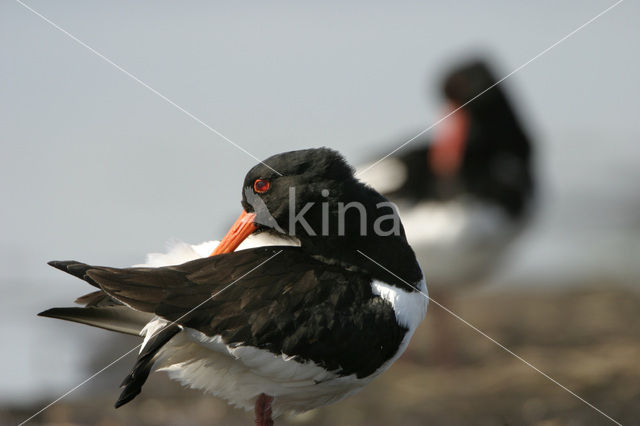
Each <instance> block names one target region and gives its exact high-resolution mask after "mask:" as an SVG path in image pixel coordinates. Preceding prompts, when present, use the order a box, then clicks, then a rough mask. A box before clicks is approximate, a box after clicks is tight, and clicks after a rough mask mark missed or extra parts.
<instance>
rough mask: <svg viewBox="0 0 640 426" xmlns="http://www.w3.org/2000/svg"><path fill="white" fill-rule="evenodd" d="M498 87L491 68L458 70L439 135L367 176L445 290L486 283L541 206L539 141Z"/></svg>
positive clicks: (448, 82) (470, 65) (471, 65)
mask: <svg viewBox="0 0 640 426" xmlns="http://www.w3.org/2000/svg"><path fill="white" fill-rule="evenodd" d="M496 82H497V79H496V78H495V76H494V74H493V72H492V71H491V70H490V69H489V66H488V65H487V63H486V62H485V61H480V60H473V61H470V62H466V63H464V64H462V65H460V66H458V67H455V68H454V69H453V70H451V71H450V72H449V73H447V74H446V77H445V78H444V80H443V82H442V85H441V87H442V94H443V95H444V97H445V100H446V115H445V116H444V118H443V120H442V122H441V124H440V125H439V127H437V128H436V131H435V136H434V137H429V138H424V137H423V138H422V139H421V140H416V141H414V142H412V145H410V146H409V147H407V149H406V150H400V151H399V152H398V154H396V155H392V156H390V157H387V158H385V159H384V160H382V161H381V162H379V163H377V164H376V163H375V162H374V163H371V164H368V165H365V166H362V167H361V168H360V170H359V176H360V177H361V179H363V180H364V181H365V182H368V183H369V184H370V185H371V186H373V187H374V188H376V189H377V190H378V191H380V192H381V193H383V194H384V195H385V196H386V197H387V198H388V199H389V200H391V201H393V202H394V203H396V205H397V206H398V208H399V212H400V215H401V217H402V219H403V224H404V226H405V230H406V232H407V235H408V239H409V241H410V242H411V244H412V247H413V248H414V250H415V251H416V253H417V255H418V259H419V262H420V264H421V265H422V267H423V269H424V270H425V271H427V272H426V274H427V279H428V280H429V283H430V284H431V286H432V287H431V288H434V289H437V290H445V291H451V290H453V289H455V287H457V286H459V285H461V284H469V283H474V282H478V281H480V280H483V279H484V278H485V277H486V276H487V275H488V274H489V273H490V272H491V271H492V270H493V269H494V268H495V267H496V266H497V264H498V262H499V260H500V259H501V258H502V255H503V254H504V252H505V250H506V248H507V247H508V246H509V243H510V242H511V241H512V240H513V239H514V237H516V236H517V235H518V233H519V231H520V230H521V229H522V227H523V225H524V224H525V223H526V221H527V219H528V217H529V216H530V213H531V208H532V206H533V195H534V179H533V174H534V171H533V166H532V151H533V149H532V142H531V139H530V138H529V136H528V135H527V133H526V131H525V129H524V127H523V126H522V124H521V123H520V120H519V118H518V116H517V114H516V111H515V110H514V108H513V106H512V105H511V103H510V101H509V100H508V97H507V95H506V93H505V90H504V89H503V88H502V87H500V86H495V84H496ZM487 89H489V90H487ZM485 91H486V92H485ZM482 92H485V93H482ZM481 93H482V96H478V95H480V94H481ZM474 98H476V99H474ZM471 100H473V102H470V101H471ZM401 142H402V141H401ZM388 148H390V149H393V145H391V144H390V145H389V147H388ZM388 148H387V152H388V150H389V149H388ZM381 152H382V153H384V152H385V151H384V150H381ZM383 156H384V154H382V155H379V156H375V157H374V158H375V159H378V158H380V157H383ZM369 167H370V168H371V169H370V170H369V169H368V168H369Z"/></svg>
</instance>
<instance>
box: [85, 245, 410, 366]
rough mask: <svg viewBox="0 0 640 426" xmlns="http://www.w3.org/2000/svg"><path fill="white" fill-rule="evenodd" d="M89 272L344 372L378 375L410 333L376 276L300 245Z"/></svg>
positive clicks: (192, 320)
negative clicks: (377, 292)
mask: <svg viewBox="0 0 640 426" xmlns="http://www.w3.org/2000/svg"><path fill="white" fill-rule="evenodd" d="M280 251H282V253H280V254H279V255H278V256H275V257H273V259H271V260H270V261H268V262H266V263H264V264H263V265H260V264H261V263H263V262H264V261H265V260H267V259H269V257H271V256H274V255H275V254H276V253H278V252H280ZM258 266H260V267H259V268H258V269H256V270H255V271H254V272H250V271H252V269H254V268H256V267H258ZM78 268H79V267H78ZM74 272H75V270H74ZM83 274H84V275H83V278H84V279H85V280H86V279H88V280H91V281H93V282H95V283H97V284H98V285H99V286H100V288H101V289H102V290H104V291H105V292H106V293H107V294H108V295H110V296H111V297H113V298H115V299H117V300H119V301H120V302H122V303H125V304H126V305H128V306H130V307H131V308H133V309H136V310H140V311H144V312H151V313H154V314H156V315H158V316H160V317H162V318H165V319H167V320H169V321H175V322H177V323H178V324H180V325H183V326H185V327H189V328H192V329H195V330H198V331H201V332H202V333H205V334H206V335H208V336H215V335H220V336H221V337H222V340H223V341H224V342H225V343H226V344H241V345H250V346H254V347H258V348H261V349H266V350H269V351H271V352H273V353H274V354H283V353H284V354H286V355H289V356H293V357H295V358H296V359H299V360H301V361H306V360H311V361H314V362H315V363H316V364H318V365H321V366H323V367H324V368H327V369H328V370H332V371H335V372H337V373H338V374H341V375H349V374H354V373H355V374H357V376H358V377H366V376H368V375H370V374H371V373H373V372H374V371H375V370H376V369H377V368H378V367H379V366H380V365H382V364H383V363H384V362H385V361H387V360H388V359H390V358H391V357H392V356H393V355H395V353H396V351H397V349H398V346H399V344H400V342H401V341H402V339H403V337H404V335H405V333H406V331H407V329H406V328H404V327H402V326H399V325H398V324H397V322H396V320H395V313H394V311H393V308H392V307H391V305H390V304H389V303H388V302H386V301H384V300H382V299H380V298H379V297H375V296H374V295H373V294H372V291H371V276H369V275H367V274H365V273H360V272H355V271H347V270H346V269H344V268H343V267H341V266H339V265H329V264H326V263H323V262H320V261H319V260H315V259H314V258H312V257H310V256H309V255H308V254H306V253H305V252H304V251H302V250H301V249H300V248H298V247H261V248H255V249H249V250H241V251H238V252H234V253H228V254H222V255H218V256H213V257H208V258H203V259H197V260H194V261H191V262H187V263H184V264H182V265H176V266H169V267H162V268H126V269H116V268H107V267H98V266H96V267H88V268H86V269H84V272H83ZM243 275H246V277H244V278H242V277H243ZM236 280H237V282H235V284H234V285H232V286H230V287H228V288H227V289H226V290H224V291H223V292H221V293H219V294H217V295H216V296H215V298H213V299H212V298H211V296H212V295H213V294H216V293H218V292H219V291H220V290H222V289H223V288H224V287H225V286H227V285H229V284H230V283H232V282H234V281H236ZM196 306H197V308H195V309H194V307H196Z"/></svg>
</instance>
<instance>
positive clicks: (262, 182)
mask: <svg viewBox="0 0 640 426" xmlns="http://www.w3.org/2000/svg"><path fill="white" fill-rule="evenodd" d="M270 187H271V182H269V181H268V180H266V179H256V181H255V182H253V190H254V191H256V192H257V193H258V194H264V193H265V192H267V191H268V190H269V188H270Z"/></svg>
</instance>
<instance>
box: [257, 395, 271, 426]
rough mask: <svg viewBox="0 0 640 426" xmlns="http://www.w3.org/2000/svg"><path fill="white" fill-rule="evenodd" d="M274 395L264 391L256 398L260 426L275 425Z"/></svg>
mask: <svg viewBox="0 0 640 426" xmlns="http://www.w3.org/2000/svg"><path fill="white" fill-rule="evenodd" d="M272 402H273V397H272V396H268V395H265V394H263V393H261V394H260V396H258V399H256V405H255V408H254V412H255V415H256V425H258V426H273V419H271V403H272Z"/></svg>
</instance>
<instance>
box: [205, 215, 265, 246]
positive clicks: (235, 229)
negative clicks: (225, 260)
mask: <svg viewBox="0 0 640 426" xmlns="http://www.w3.org/2000/svg"><path fill="white" fill-rule="evenodd" d="M255 218H256V214H255V213H247V212H246V211H244V210H243V211H242V214H241V215H240V217H239V218H238V219H237V220H236V221H235V223H234V224H233V225H232V226H231V228H230V229H229V231H227V234H226V235H225V236H224V238H223V239H222V241H220V244H218V246H217V247H216V248H215V250H214V251H213V252H212V253H211V254H210V255H209V256H215V255H217V254H222V253H231V252H232V251H234V250H235V249H236V248H238V246H239V245H240V243H241V242H243V241H244V240H245V239H246V238H247V237H248V236H249V235H251V233H253V232H254V231H255V230H256V229H258V226H257V225H256V224H255V223H254V222H253V221H254V219H255Z"/></svg>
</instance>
